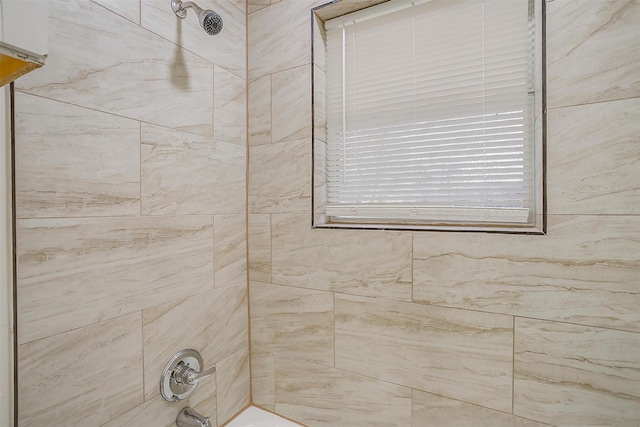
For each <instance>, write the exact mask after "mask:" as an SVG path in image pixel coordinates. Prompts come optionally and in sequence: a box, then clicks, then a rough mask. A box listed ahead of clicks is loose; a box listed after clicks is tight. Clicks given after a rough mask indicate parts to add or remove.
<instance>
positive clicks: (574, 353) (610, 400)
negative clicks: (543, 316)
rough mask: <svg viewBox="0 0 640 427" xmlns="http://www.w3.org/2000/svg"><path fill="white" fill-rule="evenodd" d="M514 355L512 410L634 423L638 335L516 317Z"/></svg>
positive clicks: (638, 411)
mask: <svg viewBox="0 0 640 427" xmlns="http://www.w3.org/2000/svg"><path fill="white" fill-rule="evenodd" d="M514 357H515V362H514V378H515V381H514V413H515V414H516V415H521V416H524V417H527V418H531V419H536V420H540V421H544V422H548V423H551V424H556V425H562V426H569V425H571V426H604V425H606V426H632V425H640V388H639V387H638V384H640V334H638V333H632V332H623V331H615V330H608V329H599V328H592V327H587V326H579V325H570V324H563V323H558V322H546V321H539V320H531V319H520V318H517V319H516V324H515V348H514Z"/></svg>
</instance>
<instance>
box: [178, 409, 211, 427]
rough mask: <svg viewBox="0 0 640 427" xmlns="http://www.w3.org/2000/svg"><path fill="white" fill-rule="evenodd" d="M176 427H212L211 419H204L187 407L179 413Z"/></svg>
mask: <svg viewBox="0 0 640 427" xmlns="http://www.w3.org/2000/svg"><path fill="white" fill-rule="evenodd" d="M176 425H177V426H178V427H211V422H210V421H209V418H207V417H203V416H202V415H200V414H199V413H197V412H196V411H195V410H193V409H191V408H189V407H186V408H183V409H182V410H181V411H180V412H178V416H177V418H176Z"/></svg>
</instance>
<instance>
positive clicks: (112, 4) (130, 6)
mask: <svg viewBox="0 0 640 427" xmlns="http://www.w3.org/2000/svg"><path fill="white" fill-rule="evenodd" d="M93 1H95V2H96V3H98V4H99V5H101V6H102V7H106V8H107V9H109V10H110V11H112V12H113V13H117V14H118V15H120V16H124V17H125V18H127V19H129V20H130V21H133V22H135V23H136V24H140V0H93Z"/></svg>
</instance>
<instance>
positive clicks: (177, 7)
mask: <svg viewBox="0 0 640 427" xmlns="http://www.w3.org/2000/svg"><path fill="white" fill-rule="evenodd" d="M189 8H191V9H193V10H194V11H195V12H196V14H197V15H198V20H199V21H200V26H201V27H202V29H203V30H204V31H205V32H206V33H207V34H209V35H210V36H215V35H216V34H218V33H219V32H220V31H222V26H223V22H222V18H221V17H220V15H218V14H217V13H215V12H214V11H213V10H208V9H204V10H203V9H202V8H201V7H200V6H198V5H197V4H195V3H193V2H190V1H188V2H184V3H183V2H182V1H181V0H171V9H172V10H173V13H175V14H176V16H177V17H178V18H181V19H184V18H185V17H186V16H187V9H189Z"/></svg>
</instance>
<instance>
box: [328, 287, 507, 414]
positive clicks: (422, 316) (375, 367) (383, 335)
mask: <svg viewBox="0 0 640 427" xmlns="http://www.w3.org/2000/svg"><path fill="white" fill-rule="evenodd" d="M335 304H336V307H335V310H336V314H335V321H336V344H335V345H336V367H337V368H341V369H345V370H348V371H352V372H356V373H360V374H363V375H368V376H371V377H374V378H378V379H381V380H385V381H390V382H393V383H395V384H402V385H404V386H407V387H411V388H415V389H419V390H423V391H429V392H432V393H436V394H440V395H443V396H448V397H452V398H455V399H459V400H463V401H467V402H471V403H475V404H477V405H482V406H485V407H488V408H492V409H497V410H501V411H511V383H512V369H513V365H512V357H513V319H512V318H511V317H510V316H502V315H495V314H487V313H479V312H472V311H466V310H456V309H450V308H442V307H429V306H423V305H420V304H412V303H405V302H394V301H385V300H381V299H379V298H363V297H354V296H347V295H336V302H335Z"/></svg>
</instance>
